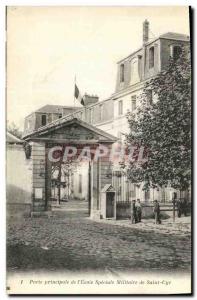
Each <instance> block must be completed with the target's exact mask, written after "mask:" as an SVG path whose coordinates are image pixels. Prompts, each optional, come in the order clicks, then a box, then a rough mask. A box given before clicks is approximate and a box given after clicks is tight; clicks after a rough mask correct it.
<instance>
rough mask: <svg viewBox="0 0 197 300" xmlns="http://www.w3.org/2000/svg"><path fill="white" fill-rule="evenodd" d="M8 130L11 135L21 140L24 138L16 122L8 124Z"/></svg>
mask: <svg viewBox="0 0 197 300" xmlns="http://www.w3.org/2000/svg"><path fill="white" fill-rule="evenodd" d="M7 129H8V131H9V132H10V133H12V134H13V135H15V136H16V137H18V138H19V139H21V138H22V132H21V131H20V130H19V128H18V127H17V126H16V124H15V123H14V122H12V123H11V124H10V123H9V122H8V124H7Z"/></svg>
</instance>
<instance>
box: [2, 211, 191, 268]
mask: <svg viewBox="0 0 197 300" xmlns="http://www.w3.org/2000/svg"><path fill="white" fill-rule="evenodd" d="M7 230H8V232H7V266H8V270H9V271H19V270H21V271H26V270H29V271H30V270H31V271H32V270H42V271H43V270H50V271H52V270H64V271H66V270H73V271H74V270H86V271H88V270H98V271H99V270H105V269H111V270H120V271H123V270H133V271H134V270H135V271H140V270H143V271H151V270H152V271H154V270H161V271H162V270H163V271H167V270H169V271H171V270H173V271H174V270H175V269H176V270H183V271H186V270H187V271H189V269H190V259H191V255H190V252H191V245H190V243H191V241H190V236H189V234H186V235H184V236H179V235H172V234H171V235H167V234H160V233H158V232H151V231H147V230H146V231H144V230H143V229H136V228H135V227H134V228H132V227H129V228H127V227H124V226H119V225H113V224H107V223H99V222H93V221H92V220H89V219H88V217H87V211H86V210H83V209H81V210H80V208H79V209H76V210H75V211H73V210H72V209H71V210H68V211H61V210H60V211H56V212H53V216H52V217H51V218H27V219H24V220H19V221H12V223H10V222H9V224H8V229H7Z"/></svg>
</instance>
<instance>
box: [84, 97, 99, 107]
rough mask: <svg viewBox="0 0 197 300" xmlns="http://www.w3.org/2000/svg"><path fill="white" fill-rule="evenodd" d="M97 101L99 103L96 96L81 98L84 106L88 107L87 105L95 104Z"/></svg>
mask: <svg viewBox="0 0 197 300" xmlns="http://www.w3.org/2000/svg"><path fill="white" fill-rule="evenodd" d="M98 101H99V97H98V96H96V95H88V94H85V95H84V96H83V102H84V105H85V106H88V105H91V104H94V103H97V102H98Z"/></svg>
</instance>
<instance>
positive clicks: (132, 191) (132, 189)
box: [129, 183, 136, 199]
mask: <svg viewBox="0 0 197 300" xmlns="http://www.w3.org/2000/svg"><path fill="white" fill-rule="evenodd" d="M129 196H130V198H131V199H134V198H135V197H136V186H135V184H133V183H131V184H130V190H129Z"/></svg>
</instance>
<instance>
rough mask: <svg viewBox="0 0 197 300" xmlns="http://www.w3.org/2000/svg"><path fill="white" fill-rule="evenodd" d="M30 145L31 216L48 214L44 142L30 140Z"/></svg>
mask: <svg viewBox="0 0 197 300" xmlns="http://www.w3.org/2000/svg"><path fill="white" fill-rule="evenodd" d="M31 146H32V153H31V158H32V173H33V174H32V213H31V215H32V216H40V215H44V214H48V212H47V210H48V208H47V200H46V188H45V183H46V182H45V181H46V179H45V178H46V176H45V175H46V155H45V143H44V142H31Z"/></svg>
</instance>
